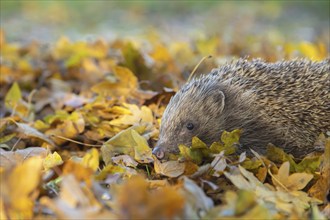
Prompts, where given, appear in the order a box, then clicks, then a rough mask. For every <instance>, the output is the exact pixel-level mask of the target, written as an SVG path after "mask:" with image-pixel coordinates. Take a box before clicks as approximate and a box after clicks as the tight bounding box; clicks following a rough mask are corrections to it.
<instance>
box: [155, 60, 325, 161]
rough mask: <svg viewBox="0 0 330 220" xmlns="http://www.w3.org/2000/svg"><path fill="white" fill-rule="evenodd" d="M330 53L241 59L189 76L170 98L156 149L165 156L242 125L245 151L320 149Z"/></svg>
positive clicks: (301, 152)
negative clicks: (266, 59) (321, 56)
mask: <svg viewBox="0 0 330 220" xmlns="http://www.w3.org/2000/svg"><path fill="white" fill-rule="evenodd" d="M329 69H330V57H329V58H327V59H325V60H323V61H317V62H316V61H310V60H307V59H296V60H291V61H278V62H275V63H267V62H264V61H263V60H261V59H253V60H251V61H248V60H245V59H239V60H236V61H232V62H230V63H227V64H225V65H223V66H221V67H219V68H217V69H213V70H212V71H211V72H210V73H209V74H206V75H202V76H201V77H199V78H193V79H192V80H190V81H188V82H187V83H186V84H185V85H184V86H183V87H182V88H181V89H180V90H179V91H178V92H177V93H176V94H175V95H174V96H173V97H172V98H171V100H170V102H169V104H168V105H167V107H166V109H165V111H164V113H163V116H162V119H161V126H160V132H159V139H158V141H157V144H156V146H155V147H154V148H153V154H154V155H156V156H157V157H158V158H159V159H164V156H165V155H167V154H168V153H179V149H178V145H179V144H184V145H186V146H191V140H192V138H193V137H194V136H197V137H198V138H200V139H201V140H202V141H203V142H205V143H206V144H207V145H210V144H212V143H213V142H215V141H219V139H220V135H221V133H222V132H223V131H231V130H234V129H238V128H239V129H242V133H241V137H240V145H239V151H238V152H241V151H245V150H247V149H249V148H251V149H253V150H255V151H257V152H258V153H261V154H265V153H266V148H267V145H268V144H273V145H275V146H278V147H281V148H283V150H284V151H285V152H287V153H290V154H292V155H293V156H295V157H300V156H303V155H306V154H308V153H311V152H312V151H314V150H316V146H314V142H315V140H316V138H317V136H318V135H319V134H320V133H326V132H328V131H330V92H329V91H330V70H329Z"/></svg>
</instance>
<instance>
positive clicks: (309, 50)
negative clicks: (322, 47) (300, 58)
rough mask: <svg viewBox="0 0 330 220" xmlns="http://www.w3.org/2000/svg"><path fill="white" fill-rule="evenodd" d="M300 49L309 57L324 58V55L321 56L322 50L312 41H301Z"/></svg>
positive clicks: (314, 58)
mask: <svg viewBox="0 0 330 220" xmlns="http://www.w3.org/2000/svg"><path fill="white" fill-rule="evenodd" d="M299 50H300V51H301V53H302V54H303V55H304V56H306V57H309V58H310V59H311V60H315V61H318V60H322V59H323V57H321V56H320V52H319V50H318V48H317V45H314V44H312V43H310V42H302V43H300V44H299Z"/></svg>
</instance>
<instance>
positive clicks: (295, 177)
mask: <svg viewBox="0 0 330 220" xmlns="http://www.w3.org/2000/svg"><path fill="white" fill-rule="evenodd" d="M289 174H290V163H289V162H288V161H287V162H285V163H283V164H282V165H281V167H280V168H279V170H278V173H277V174H276V175H273V178H272V180H273V183H274V185H275V186H278V187H282V188H283V186H284V187H285V188H286V189H288V190H290V191H296V190H301V189H303V188H304V187H305V186H306V185H307V183H309V181H311V180H312V179H313V175H312V174H307V173H294V174H292V175H289Z"/></svg>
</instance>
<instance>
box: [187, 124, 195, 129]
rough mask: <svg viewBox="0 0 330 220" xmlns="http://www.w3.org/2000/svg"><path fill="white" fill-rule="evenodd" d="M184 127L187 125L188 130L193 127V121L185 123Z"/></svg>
mask: <svg viewBox="0 0 330 220" xmlns="http://www.w3.org/2000/svg"><path fill="white" fill-rule="evenodd" d="M186 127H187V129H188V130H192V129H194V124H193V123H188V124H187V125H186Z"/></svg>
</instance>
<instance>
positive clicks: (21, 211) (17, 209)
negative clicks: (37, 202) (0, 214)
mask: <svg viewBox="0 0 330 220" xmlns="http://www.w3.org/2000/svg"><path fill="white" fill-rule="evenodd" d="M41 169H42V159H41V158H40V157H31V158H29V159H27V160H26V161H25V162H24V163H22V164H20V165H18V166H17V167H15V168H14V169H13V170H12V171H10V173H5V174H3V173H1V182H0V184H1V193H3V194H2V195H1V196H4V198H6V199H5V200H3V202H4V203H5V207H6V208H7V212H8V214H9V217H10V218H11V219H16V218H21V219H28V218H31V217H32V215H33V206H34V199H36V198H33V196H32V192H34V191H35V190H36V189H37V187H38V185H39V182H40V178H41ZM3 175H6V177H5V176H3Z"/></svg>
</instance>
